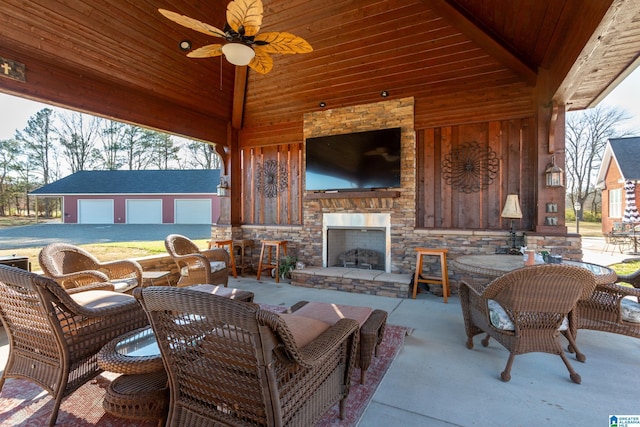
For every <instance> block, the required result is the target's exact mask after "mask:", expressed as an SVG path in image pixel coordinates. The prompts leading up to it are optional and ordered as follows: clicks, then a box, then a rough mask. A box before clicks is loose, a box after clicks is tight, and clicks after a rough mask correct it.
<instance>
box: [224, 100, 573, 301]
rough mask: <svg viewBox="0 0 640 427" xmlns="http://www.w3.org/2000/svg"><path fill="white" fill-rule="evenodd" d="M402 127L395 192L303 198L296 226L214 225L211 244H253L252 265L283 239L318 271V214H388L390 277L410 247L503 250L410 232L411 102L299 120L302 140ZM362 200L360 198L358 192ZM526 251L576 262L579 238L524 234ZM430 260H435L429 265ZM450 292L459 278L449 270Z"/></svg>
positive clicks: (450, 233) (499, 239)
mask: <svg viewBox="0 0 640 427" xmlns="http://www.w3.org/2000/svg"><path fill="white" fill-rule="evenodd" d="M392 127H401V128H402V175H401V179H402V181H401V188H399V189H394V190H396V191H395V192H394V191H390V192H382V194H380V193H373V192H372V196H370V197H353V196H352V195H350V194H348V193H347V194H345V196H344V197H342V196H341V195H339V196H338V197H336V198H313V197H308V195H307V194H305V196H304V199H303V215H304V216H303V225H302V226H269V225H255V226H254V225H245V226H242V227H230V226H214V227H213V228H212V238H213V240H226V239H230V238H233V239H250V240H254V242H255V249H254V251H253V264H254V266H257V264H258V257H259V254H260V241H261V240H263V239H266V240H287V241H288V245H287V249H288V254H289V255H295V256H297V257H298V258H299V260H301V261H303V262H305V263H306V264H307V265H310V266H322V215H323V214H324V213H329V212H331V213H336V212H341V213H362V212H365V213H381V212H388V213H390V214H391V246H392V247H391V272H392V273H411V272H412V271H413V270H414V269H415V262H416V259H415V258H416V257H415V248H417V247H431V248H438V247H445V248H448V249H449V257H450V258H451V257H455V256H456V255H461V254H492V253H495V252H496V249H497V248H500V247H505V246H508V239H509V232H508V231H483V230H457V229H455V230H454V229H416V228H415V224H416V222H415V217H416V171H415V169H416V138H415V130H414V99H413V98H403V99H398V100H385V101H381V102H377V103H374V104H367V105H357V106H351V107H344V108H337V109H330V110H323V111H316V112H312V113H307V114H305V116H304V137H305V138H310V137H317V136H326V135H333V134H341V133H350V132H361V131H368V130H374V129H383V128H392ZM360 194H361V195H362V193H360ZM527 245H528V247H529V248H531V249H536V250H542V249H549V248H555V249H556V250H557V251H559V252H560V253H562V254H563V255H564V256H565V257H566V258H572V259H581V257H582V249H581V242H580V239H579V237H578V236H577V235H576V236H564V235H559V236H548V235H537V234H533V233H527ZM434 261H435V260H434ZM450 275H451V278H452V281H453V282H454V283H453V286H452V290H453V291H455V288H456V286H455V282H456V280H457V278H458V277H459V275H458V273H457V272H456V271H455V270H453V269H452V270H450Z"/></svg>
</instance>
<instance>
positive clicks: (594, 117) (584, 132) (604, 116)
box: [565, 107, 629, 219]
mask: <svg viewBox="0 0 640 427" xmlns="http://www.w3.org/2000/svg"><path fill="white" fill-rule="evenodd" d="M628 119H629V117H628V116H627V114H626V113H625V112H624V111H622V110H620V109H619V108H612V107H596V108H593V109H589V110H585V111H580V112H575V113H570V114H568V115H567V123H566V140H565V149H566V153H565V156H566V165H565V167H566V171H565V173H566V177H567V196H568V197H569V199H570V200H571V206H572V207H573V205H575V203H576V202H578V203H580V205H581V206H585V202H586V201H587V199H588V198H589V196H591V195H593V194H595V192H596V189H595V187H594V184H595V178H596V173H597V171H598V169H599V168H600V164H601V162H602V155H603V153H604V149H605V147H606V146H607V141H608V140H609V139H610V138H615V137H620V136H624V135H625V134H626V132H623V131H621V130H620V129H619V127H620V126H621V124H622V122H624V121H625V120H628ZM583 212H584V210H580V211H579V213H577V214H579V215H580V219H582V215H583Z"/></svg>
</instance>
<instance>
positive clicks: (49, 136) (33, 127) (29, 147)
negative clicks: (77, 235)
mask: <svg viewBox="0 0 640 427" xmlns="http://www.w3.org/2000/svg"><path fill="white" fill-rule="evenodd" d="M15 139H16V140H17V141H18V142H19V143H22V146H23V149H24V154H25V156H26V158H27V165H26V167H25V169H26V170H28V171H29V172H32V173H34V174H37V175H40V176H41V178H42V181H41V182H42V183H43V184H49V183H50V182H51V178H52V177H53V176H54V175H55V174H54V169H52V159H53V158H54V157H55V156H54V155H55V148H54V142H55V138H54V134H53V110H52V109H51V108H43V109H42V110H40V111H38V112H37V113H36V114H35V115H33V116H31V117H30V118H29V120H28V121H27V126H26V127H25V128H24V130H23V131H16V138H15ZM53 165H55V164H53ZM27 176H28V174H27ZM27 187H28V185H27ZM28 206H29V201H28V200H27V209H28ZM44 209H45V215H46V216H51V204H50V203H49V202H48V200H46V199H45V203H44ZM27 214H28V211H27Z"/></svg>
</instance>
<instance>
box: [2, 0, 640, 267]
mask: <svg viewBox="0 0 640 427" xmlns="http://www.w3.org/2000/svg"><path fill="white" fill-rule="evenodd" d="M263 3H264V10H263V21H262V25H261V27H260V31H280V32H281V31H286V32H291V33H293V34H295V35H296V36H299V37H302V38H304V39H305V40H306V41H307V42H308V43H309V44H310V45H311V46H312V48H313V51H312V52H307V53H301V54H297V55H279V54H273V55H272V57H273V58H272V59H273V61H274V66H273V69H272V70H271V71H270V72H268V73H266V74H261V73H258V72H256V71H255V70H254V69H253V68H249V67H247V66H238V67H236V66H234V65H232V64H231V63H229V62H228V61H227V60H226V59H225V57H224V56H215V57H213V58H205V59H194V58H189V57H187V56H186V53H185V52H187V51H189V49H195V48H198V47H201V46H204V45H207V44H210V43H216V42H219V41H223V42H224V40H221V39H217V38H215V37H210V36H206V35H205V34H202V33H201V32H198V31H193V30H192V29H189V28H185V27H184V26H181V25H179V24H177V23H176V22H172V21H171V20H169V19H167V18H165V17H164V16H163V15H162V14H160V13H159V11H158V9H167V10H171V11H173V12H176V13H178V14H183V15H185V16H188V17H190V18H193V19H196V20H198V21H201V22H204V23H208V24H211V25H213V26H216V27H218V28H222V27H223V26H224V22H225V8H226V2H209V3H207V4H199V5H197V6H194V5H193V4H192V2H189V1H171V2H168V1H167V2H148V3H144V4H140V3H139V2H136V1H131V0H120V1H116V2H112V3H110V5H109V6H108V7H105V6H104V4H103V3H102V2H98V1H93V0H92V1H83V2H71V3H69V2H63V1H46V2H45V1H34V2H27V3H25V2H21V1H17V0H15V1H14V0H9V1H7V2H5V4H4V6H3V14H2V17H0V35H1V36H2V38H3V40H4V42H3V45H2V47H1V48H0V59H2V62H3V69H4V70H6V71H5V72H4V73H2V74H0V77H2V78H1V79H0V91H1V92H3V93H8V94H12V95H17V96H20V97H25V98H29V99H34V100H39V101H44V102H49V103H52V104H53V105H60V106H63V107H66V108H70V109H74V110H78V111H82V112H86V113H90V114H95V115H99V116H103V117H107V118H111V119H115V120H122V121H125V122H130V123H135V124H139V125H142V126H147V127H151V128H153V129H158V130H162V131H166V132H170V133H174V134H177V135H183V136H186V137H190V138H195V139H199V140H201V141H203V142H204V143H208V144H212V145H213V146H214V147H215V150H216V151H217V152H218V154H220V156H221V157H222V159H223V163H224V165H225V169H224V170H223V171H222V178H223V181H224V188H225V193H226V194H227V196H226V197H223V198H222V199H223V200H222V202H221V216H220V221H219V223H218V225H217V226H216V227H214V228H213V229H212V238H213V239H215V240H228V239H236V240H240V239H249V240H253V241H255V242H256V243H259V241H260V240H265V239H268V240H287V241H288V242H289V244H288V249H289V253H291V254H293V255H296V256H298V258H300V259H301V260H303V261H304V262H306V263H307V264H308V265H316V266H322V265H323V259H324V257H325V256H326V253H327V248H325V247H324V245H323V244H322V241H323V237H322V232H323V231H322V222H323V217H324V216H325V214H351V213H357V214H378V213H384V214H387V215H389V216H390V224H392V227H391V229H390V231H389V235H390V244H389V247H390V248H391V247H392V248H393V250H390V255H389V263H387V265H386V267H385V270H387V271H390V272H391V273H404V274H407V273H411V271H412V270H413V269H414V268H415V251H414V250H415V248H416V247H439V246H444V247H448V248H449V249H450V256H451V257H455V256H456V255H458V254H469V253H494V252H496V251H499V250H505V249H508V246H509V244H508V239H509V236H510V235H509V229H510V225H511V223H512V222H513V221H511V220H510V219H509V218H503V217H501V215H500V213H501V212H502V209H503V206H504V203H505V200H506V197H507V195H509V194H517V195H518V196H519V200H520V204H521V208H522V217H521V218H518V219H517V220H516V221H515V229H516V231H517V233H518V235H519V236H522V235H523V233H526V236H527V239H526V244H527V246H529V247H530V248H533V249H538V250H543V249H545V248H548V247H550V246H553V247H559V248H561V249H560V250H561V251H562V252H563V253H564V254H565V256H566V257H567V258H580V256H581V248H580V240H579V238H578V237H577V236H576V235H572V234H569V233H567V228H566V226H565V223H564V215H562V214H561V213H563V212H564V210H565V198H564V195H565V192H564V188H563V187H562V186H557V183H556V184H552V185H547V182H546V180H545V171H546V170H547V169H548V168H549V167H550V165H555V166H557V167H560V168H563V167H564V122H565V114H566V112H567V111H572V110H580V109H584V108H588V107H590V106H594V105H597V103H598V102H599V100H601V99H602V98H603V97H604V96H605V95H606V94H607V93H608V92H609V91H610V90H611V89H612V88H613V87H615V86H616V84H617V82H619V81H621V80H622V79H624V77H625V76H626V75H628V74H629V73H630V72H631V71H632V70H633V69H635V68H636V66H637V58H638V52H640V37H638V31H639V28H638V27H639V24H638V22H639V21H638V20H637V19H636V17H637V16H638V13H639V11H640V5H639V4H638V3H637V2H636V1H622V0H608V1H602V2H587V3H585V2H583V1H579V0H567V1H563V2H555V1H551V0H549V1H543V2H540V1H534V0H530V1H525V2H523V3H520V2H518V3H517V4H516V3H508V4H504V3H503V2H493V1H489V2H487V1H480V0H372V1H362V2H349V3H345V4H339V5H338V4H333V3H326V2H325V3H322V2H320V3H318V2H315V3H309V2H306V1H302V0H299V1H293V2H291V1H287V2H282V1H279V0H265V1H264V2H263ZM182 41H188V42H189V43H187V45H188V44H190V46H192V47H191V48H186V50H181V49H180V43H181V42H182ZM396 127H397V128H400V129H401V152H400V158H401V160H400V161H401V170H400V181H399V182H400V184H399V186H398V187H395V186H394V187H393V188H382V189H377V190H379V191H370V190H371V189H370V188H367V189H366V191H355V192H354V191H351V192H342V191H338V192H335V193H334V192H332V191H330V192H329V193H330V194H327V192H325V191H316V190H308V189H307V185H306V178H305V173H306V169H305V168H306V163H305V162H306V155H305V152H306V145H305V140H306V139H308V138H316V137H324V136H332V135H336V134H350V133H356V132H362V131H371V130H381V129H387V128H396ZM473 164H477V166H476V167H474V168H473V170H470V169H469V166H470V165H473ZM335 166H336V167H342V166H341V165H338V164H336V165H335ZM464 171H467V172H464ZM469 180H470V181H469ZM267 183H268V185H267ZM380 190H382V191H380ZM559 213H560V214H559ZM388 250H389V249H388ZM453 274H454V275H455V271H453Z"/></svg>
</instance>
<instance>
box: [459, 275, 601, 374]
mask: <svg viewBox="0 0 640 427" xmlns="http://www.w3.org/2000/svg"><path fill="white" fill-rule="evenodd" d="M595 286H596V279H595V276H594V275H593V273H591V272H590V271H588V270H586V269H583V268H579V267H574V266H569V265H560V264H558V265H538V266H533V267H526V268H521V269H518V270H514V271H512V272H510V273H507V274H505V275H504V276H501V277H499V278H497V279H495V280H493V281H492V282H491V283H490V284H489V285H479V284H469V283H467V282H464V281H461V282H460V304H461V306H462V314H463V317H464V323H465V329H466V333H467V348H469V349H471V348H473V337H474V336H475V335H478V334H480V333H486V334H487V335H486V337H485V338H484V339H483V340H482V345H483V346H485V347H486V346H487V345H488V344H489V338H490V337H493V338H494V339H496V341H498V342H499V343H500V344H502V345H503V346H504V347H505V348H506V349H507V350H509V352H510V354H509V359H508V360H507V365H506V367H505V369H504V371H503V372H502V374H501V378H502V380H503V381H505V382H506V381H509V380H510V379H511V366H512V364H513V359H514V357H515V356H516V355H518V354H524V353H530V352H545V353H551V354H557V355H559V356H560V357H561V358H562V361H563V362H564V364H565V365H566V367H567V369H568V370H569V374H570V378H571V380H572V381H573V382H575V383H578V384H580V382H581V378H580V375H578V374H577V373H576V372H575V371H574V370H573V367H572V366H571V364H570V363H569V360H568V359H567V357H566V356H565V354H564V351H563V349H562V345H561V343H560V340H559V335H560V333H562V334H563V335H564V336H565V337H566V338H567V340H568V341H569V345H570V347H571V348H572V349H574V350H575V351H576V353H577V359H578V360H580V361H584V355H582V354H581V353H580V352H579V350H578V348H577V346H576V344H575V339H574V337H575V331H576V324H577V320H576V314H575V310H574V308H575V306H576V303H577V301H578V300H579V299H581V298H583V299H584V298H588V297H589V295H590V294H591V293H592V292H593V290H594V288H595Z"/></svg>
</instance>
